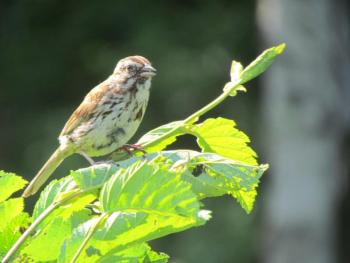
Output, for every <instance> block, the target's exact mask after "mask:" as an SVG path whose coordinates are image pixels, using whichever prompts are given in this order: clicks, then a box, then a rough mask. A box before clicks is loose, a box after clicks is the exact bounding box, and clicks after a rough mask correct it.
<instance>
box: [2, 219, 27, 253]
mask: <svg viewBox="0 0 350 263" xmlns="http://www.w3.org/2000/svg"><path fill="white" fill-rule="evenodd" d="M2 219H3V217H2ZM31 221H32V220H31V218H30V217H29V214H27V213H23V212H22V213H21V214H19V215H17V216H16V217H14V218H12V219H11V221H10V222H8V223H7V224H6V226H5V227H3V228H1V229H0V244H1V245H0V258H1V257H3V256H5V254H6V252H7V251H9V250H10V248H11V247H12V246H13V244H14V243H15V242H16V240H17V239H18V238H19V237H20V236H21V232H22V230H23V229H26V228H27V227H28V226H29V224H30V223H31Z"/></svg>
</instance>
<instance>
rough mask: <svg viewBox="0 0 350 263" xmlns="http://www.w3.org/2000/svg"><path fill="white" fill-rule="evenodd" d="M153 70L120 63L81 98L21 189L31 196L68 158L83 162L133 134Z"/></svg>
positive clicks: (134, 59)
mask: <svg viewBox="0 0 350 263" xmlns="http://www.w3.org/2000/svg"><path fill="white" fill-rule="evenodd" d="M155 74H156V70H155V69H154V68H153V67H152V66H151V63H150V62H149V61H148V60H147V59H146V58H144V57H141V56H131V57H126V58H124V59H122V60H120V61H119V62H118V64H117V66H116V68H115V70H114V72H113V74H112V75H111V76H109V78H108V79H107V80H105V81H104V82H102V83H101V84H99V85H98V86H96V87H95V88H93V89H92V90H91V91H90V92H89V93H88V94H87V96H86V97H85V98H84V100H83V102H82V103H81V104H80V106H79V107H78V108H77V109H76V110H75V111H74V112H73V114H72V116H71V117H70V118H69V119H68V121H67V123H66V125H65V126H64V128H63V130H62V132H61V134H60V135H59V143H60V146H59V147H58V148H57V150H56V151H55V152H54V153H53V154H52V156H51V157H50V158H49V160H48V161H47V162H46V163H45V164H44V166H43V167H42V168H41V170H40V171H39V172H38V173H37V175H36V176H35V178H34V179H33V180H32V181H31V182H30V184H29V186H28V187H27V188H26V189H25V191H24V193H23V197H28V196H30V195H33V194H35V193H36V192H37V191H38V189H39V188H40V187H41V186H42V185H43V184H44V183H45V181H46V180H47V179H48V177H49V176H50V175H51V174H52V173H53V172H54V171H55V169H56V168H57V167H58V165H59V164H60V163H61V162H62V161H63V160H64V159H65V158H67V157H68V156H70V155H72V154H74V153H80V154H82V155H84V156H85V157H86V158H87V159H90V160H91V158H89V156H90V157H94V156H102V155H106V154H109V153H111V152H113V151H115V150H117V149H118V148H120V147H122V146H123V145H124V144H125V143H126V142H127V141H128V140H129V139H130V138H131V137H132V136H133V135H134V133H135V132H136V130H137V128H138V127H139V125H140V122H141V120H142V118H143V115H144V113H145V110H146V106H147V103H148V98H149V92H150V91H149V90H150V86H151V79H152V77H153V76H155Z"/></svg>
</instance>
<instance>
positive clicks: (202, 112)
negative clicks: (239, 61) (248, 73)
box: [142, 83, 240, 147]
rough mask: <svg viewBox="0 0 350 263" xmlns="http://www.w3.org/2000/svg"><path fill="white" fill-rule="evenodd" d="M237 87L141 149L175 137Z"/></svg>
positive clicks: (222, 94)
mask: <svg viewBox="0 0 350 263" xmlns="http://www.w3.org/2000/svg"><path fill="white" fill-rule="evenodd" d="M239 85H240V84H239V83H237V84H235V85H234V86H233V87H232V89H228V90H225V91H224V92H223V93H221V94H220V96H218V97H217V98H216V99H214V100H213V101H212V102H210V103H209V104H207V105H205V106H204V107H203V108H201V109H199V110H198V111H196V112H195V113H193V114H192V115H190V116H189V117H187V118H186V119H185V120H184V121H182V122H181V123H180V124H179V125H178V126H176V127H174V128H172V129H171V130H170V131H168V132H166V133H164V134H163V135H162V136H160V137H158V138H157V139H155V140H153V141H150V142H148V143H145V144H144V145H142V146H143V147H150V146H153V145H156V144H158V143H159V142H161V141H163V140H165V139H167V138H170V137H172V136H174V135H176V133H179V132H180V131H181V129H183V128H185V127H186V125H188V124H193V123H194V122H196V121H197V120H198V118H199V117H200V116H202V115H203V114H205V113H207V112H208V111H210V110H211V109H213V108H214V107H216V106H217V105H218V104H220V103H221V102H222V101H223V100H225V99H226V98H227V97H228V96H229V95H230V93H231V92H233V91H234V90H235V89H237V87H239Z"/></svg>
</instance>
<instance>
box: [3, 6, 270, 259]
mask: <svg viewBox="0 0 350 263" xmlns="http://www.w3.org/2000/svg"><path fill="white" fill-rule="evenodd" d="M254 5H255V1H253V0H247V1H238V0H219V1H211V0H188V1H185V0H178V1H155V0H154V1H113V0H107V1H82V0H75V1H66V0H61V1H59V0H46V1H43V0H17V1H10V0H3V1H1V2H0V104H1V111H0V121H1V126H0V128H1V129H0V135H1V138H2V139H1V140H0V149H1V151H0V167H1V169H4V170H7V171H14V172H17V173H19V174H22V175H25V177H26V178H31V177H32V176H33V175H34V173H35V172H36V171H37V169H39V168H40V166H41V165H42V163H43V162H44V161H45V160H46V158H47V157H48V156H49V154H50V153H51V151H53V150H54V148H55V147H56V146H57V141H56V137H57V135H58V134H59V132H60V129H61V128H62V127H63V125H64V123H65V121H66V119H67V118H68V117H69V114H70V113H71V112H72V111H73V110H74V108H75V107H76V106H77V105H78V104H79V103H80V101H81V100H82V98H83V96H84V95H85V94H86V93H87V92H88V91H89V90H90V89H91V88H93V87H94V86H95V85H96V84H98V83H99V82H101V81H103V80H104V79H105V78H106V77H107V76H108V75H109V74H110V73H111V72H112V70H113V68H114V66H115V64H116V63H117V61H118V60H119V59H120V58H122V57H125V56H128V55H133V54H140V55H143V56H146V57H147V58H149V59H150V60H151V61H152V62H153V65H154V66H155V67H156V68H157V70H158V75H157V77H156V78H155V79H154V81H153V86H152V94H151V100H150V104H149V107H148V110H147V113H146V116H145V118H144V121H143V123H142V125H141V127H140V129H139V131H138V134H137V135H136V136H135V137H134V140H136V138H137V137H139V136H140V135H141V134H143V133H145V132H146V131H148V130H150V129H152V128H154V127H156V126H159V125H161V124H164V123H167V122H170V121H174V120H177V119H182V118H183V117H185V116H188V114H189V113H192V112H194V111H195V110H196V109H198V108H199V107H201V106H203V105H205V104H206V103H207V102H209V101H210V100H212V99H213V98H214V97H215V96H217V95H218V94H219V93H220V92H221V90H222V88H223V85H224V84H225V83H226V82H227V81H228V80H229V74H228V72H227V69H228V68H229V67H230V64H231V60H232V59H236V60H239V61H242V62H243V63H244V62H248V61H250V60H251V59H252V58H254V57H255V55H256V54H257V53H258V51H257V50H259V49H258V46H257V44H256V41H255V40H256V32H255V31H256V29H255V20H254V12H255V11H254ZM255 84H256V83H255V82H252V83H250V84H249V85H248V87H247V88H248V96H239V97H237V98H235V99H232V100H228V101H227V102H225V103H224V105H222V106H220V107H219V108H218V109H215V110H214V111H213V113H212V115H213V116H217V115H219V114H220V115H222V116H223V117H229V118H233V119H235V120H237V123H238V127H239V128H241V129H242V130H243V131H246V132H247V133H248V134H249V135H250V136H251V138H252V139H253V142H254V139H255V138H256V135H257V133H256V132H254V131H256V130H257V128H258V127H259V125H258V123H257V122H256V120H257V114H256V112H255V111H256V109H257V103H256V97H257V95H258V91H257V90H256V87H254V86H255ZM189 145H193V143H192V140H191V138H188V139H182V140H181V141H180V142H179V144H177V146H183V147H185V146H186V147H189ZM263 161H264V160H262V162H263ZM85 165H86V163H85V162H84V160H82V159H81V158H80V157H79V156H76V157H72V158H70V159H69V160H67V161H65V163H64V165H63V166H62V167H61V168H60V169H58V171H57V172H56V176H62V175H64V174H67V171H68V170H69V169H75V168H79V167H82V166H85ZM206 203H207V206H208V208H209V209H210V210H213V211H214V216H215V220H212V221H210V222H209V223H208V224H207V227H206V228H198V229H193V230H190V231H188V232H185V233H182V234H179V235H174V236H170V237H168V238H166V239H162V240H161V241H160V242H157V243H156V244H153V246H154V248H155V249H156V250H159V251H164V252H167V253H169V254H170V255H171V256H172V259H173V262H232V260H233V259H234V260H235V261H236V262H253V261H254V259H255V258H256V253H255V249H254V243H255V242H256V240H255V239H256V238H257V233H256V230H255V226H254V224H253V223H254V220H255V218H254V213H253V216H247V215H245V213H244V212H243V211H241V209H239V207H238V206H237V205H235V204H233V202H232V200H229V199H228V198H227V199H225V198H223V199H219V200H208V201H206Z"/></svg>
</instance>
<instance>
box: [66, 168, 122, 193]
mask: <svg viewBox="0 0 350 263" xmlns="http://www.w3.org/2000/svg"><path fill="white" fill-rule="evenodd" d="M119 166H120V165H119V164H117V163H115V164H111V163H102V164H96V165H94V166H90V167H88V168H83V169H79V170H77V171H72V172H71V174H70V175H71V176H72V177H73V179H74V181H75V182H76V183H77V184H78V186H79V188H80V189H82V190H88V189H93V188H98V187H101V186H102V185H103V184H104V183H105V182H106V181H107V180H108V179H109V178H110V177H111V176H112V174H114V173H115V172H116V171H117V170H118V169H119Z"/></svg>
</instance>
